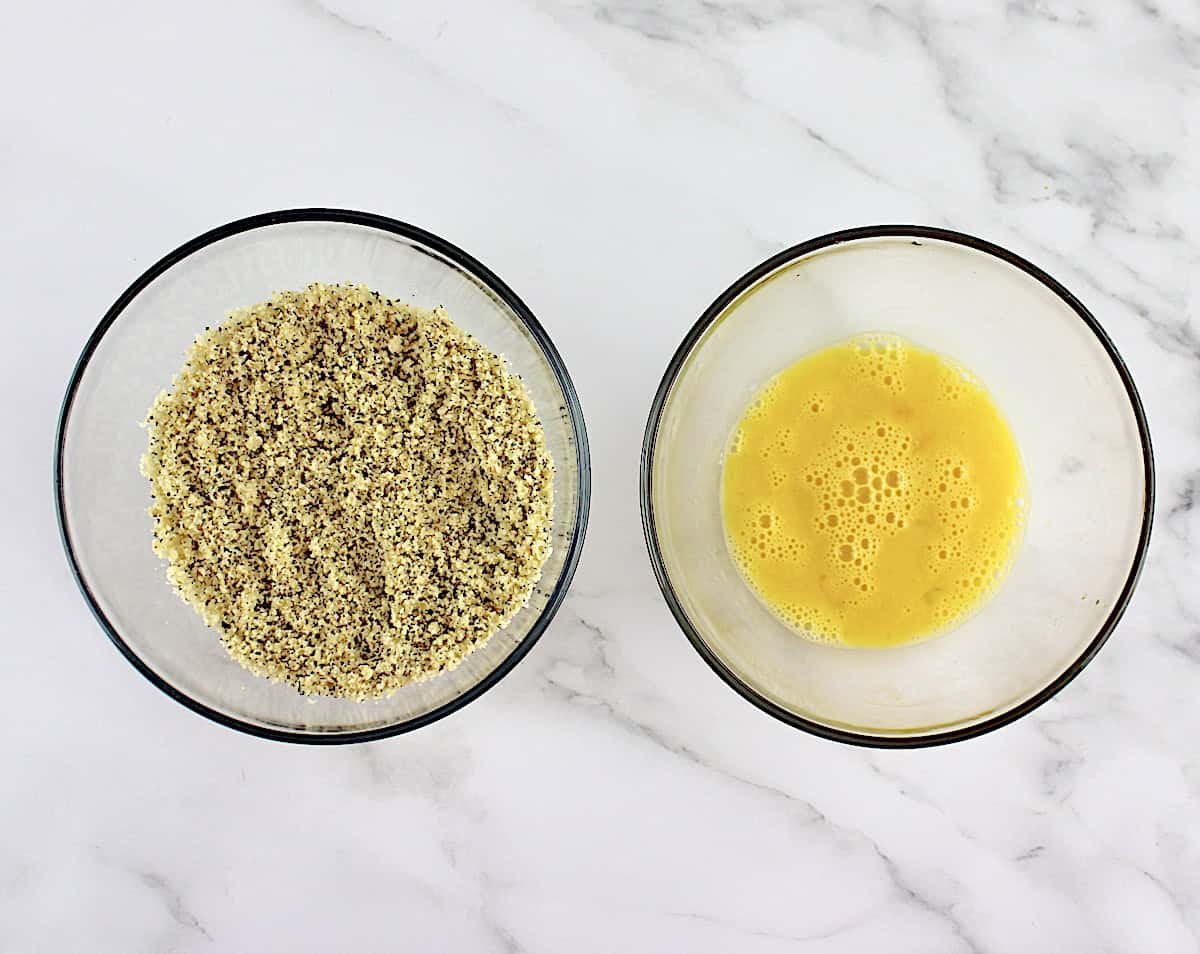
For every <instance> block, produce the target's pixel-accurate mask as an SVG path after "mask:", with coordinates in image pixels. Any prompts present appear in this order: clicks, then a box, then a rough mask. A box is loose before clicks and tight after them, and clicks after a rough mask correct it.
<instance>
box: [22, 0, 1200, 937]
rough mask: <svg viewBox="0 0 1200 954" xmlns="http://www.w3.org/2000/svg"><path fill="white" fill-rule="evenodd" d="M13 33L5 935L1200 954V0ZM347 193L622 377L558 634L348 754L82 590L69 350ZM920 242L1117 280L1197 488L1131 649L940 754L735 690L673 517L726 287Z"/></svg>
mask: <svg viewBox="0 0 1200 954" xmlns="http://www.w3.org/2000/svg"><path fill="white" fill-rule="evenodd" d="M0 51H2V53H3V55H0V81H2V88H3V89H4V93H3V94H0V112H2V115H3V126H2V127H0V128H2V135H0V142H2V144H3V145H2V148H0V169H2V170H3V184H2V185H0V191H2V196H3V208H4V211H5V214H6V224H5V228H4V229H3V231H2V232H0V246H2V248H3V261H4V266H5V267H4V274H5V276H6V278H7V283H8V284H7V287H8V288H9V294H10V295H11V296H12V297H11V298H10V299H9V301H8V304H7V305H6V306H5V308H4V310H3V316H2V317H0V323H2V327H3V329H4V332H5V340H4V347H3V348H2V349H0V361H2V362H3V375H2V376H0V381H2V382H3V384H2V387H3V389H4V400H3V402H2V403H0V408H2V410H0V414H2V415H3V418H2V420H3V428H4V431H3V432H4V435H5V438H6V440H7V441H8V453H7V455H6V460H7V461H8V465H7V466H6V467H4V468H3V469H2V470H0V489H2V491H3V494H4V497H5V499H6V500H7V501H8V504H9V509H8V515H7V518H6V520H5V523H4V533H3V543H2V544H0V570H2V572H3V579H4V580H5V584H4V587H3V589H4V593H5V601H6V609H5V613H4V624H3V629H4V645H5V660H4V665H3V667H2V668H0V698H2V699H3V718H2V720H0V726H2V727H0V743H2V747H3V751H4V757H5V763H6V765H7V768H6V769H5V770H4V771H3V773H2V774H0V835H2V845H3V847H2V848H0V952H4V954H10V952H12V954H16V952H21V954H24V952H29V951H56V952H58V951H74V950H88V951H116V952H123V954H137V952H158V951H175V952H201V951H208V950H224V951H281V950H288V951H331V950H391V949H402V950H416V951H495V952H530V954H542V952H546V954H557V952H563V951H573V952H592V951H595V952H600V951H605V952H607V951H689V952H708V951H713V952H717V951H739V952H776V951H802V952H808V951H813V952H817V951H820V952H861V951H888V952H920V954H929V952H959V951H962V952H975V954H982V952H988V954H993V952H996V954H999V952H1014V954H1028V952H1031V951H1052V952H1077V951H1079V952H1083V951H1088V952H1091V951H1113V952H1117V951H1122V952H1123V951H1147V952H1149V951H1153V952H1156V954H1173V952H1184V951H1195V950H1197V949H1198V945H1200V940H1198V938H1200V754H1198V753H1200V749H1198V747H1197V736H1198V730H1200V574H1198V569H1197V555H1198V554H1197V551H1196V546H1197V543H1198V542H1200V506H1194V505H1193V504H1194V501H1195V500H1196V498H1197V493H1200V442H1198V438H1200V320H1198V319H1197V317H1196V315H1195V313H1194V311H1193V309H1194V306H1195V291H1196V287H1197V285H1196V275H1197V267H1198V265H1200V261H1198V259H1200V201H1198V184H1200V159H1198V156H1200V139H1198V138H1197V137H1198V134H1200V109H1198V107H1197V103H1198V102H1200V99H1198V97H1200V7H1197V6H1196V4H1195V3H1194V2H1192V0H1105V2H1100V0H1094V2H1089V0H1007V2H1005V0H989V2H987V3H982V2H981V3H957V2H954V0H938V2H917V0H885V2H882V3H867V2H843V0H811V2H807V0H790V2H789V0H763V2H758V0H731V2H728V3H726V2H707V0H598V2H593V0H500V2H495V3H491V2H485V0H475V2H470V0H458V2H451V3H446V4H434V3H428V4H415V3H414V4H396V3H393V4H384V3H378V2H375V3H372V2H369V0H279V2H269V3H262V4H238V3H233V2H218V3H212V4H207V3H204V4H199V3H198V4H189V5H186V6H185V5H178V4H159V3H150V2H146V0H139V2H132V0H131V2H127V3H120V4H85V3H79V2H75V3H70V4H66V5H54V4H36V3H26V4H20V5H18V6H14V7H11V8H9V9H8V10H7V11H6V15H5V24H4V30H3V39H0ZM312 205H330V206H343V207H349V208H360V209H365V210H370V211H376V212H380V213H383V214H386V215H392V216H395V217H397V218H401V219H404V220H407V221H411V222H413V223H416V224H419V225H421V226H424V227H425V228H428V229H431V230H433V231H435V232H437V233H439V234H441V235H444V236H445V237H446V238H448V239H449V240H451V241H453V242H455V243H457V244H459V245H461V246H463V247H464V248H466V249H467V250H469V251H470V252H472V253H473V254H475V255H476V256H478V257H479V258H481V259H482V260H483V261H485V262H486V263H487V264H489V265H490V266H491V267H492V268H494V269H495V270H496V271H497V272H498V273H499V274H500V275H501V276H503V277H504V279H505V280H506V281H508V282H509V283H510V284H511V285H512V286H513V287H514V288H515V289H516V290H517V292H518V294H520V295H521V296H522V297H523V298H524V299H525V300H526V301H527V302H528V304H529V305H530V306H531V308H532V309H533V310H534V312H535V313H536V314H537V315H538V316H539V317H540V319H541V321H542V323H543V324H544V325H545V327H546V328H547V330H548V331H549V332H550V334H551V335H552V336H553V338H554V340H555V342H556V343H557V345H558V346H559V349H560V350H561V352H562V354H563V357H564V359H565V361H566V363H567V365H568V367H569V369H570V371H571V373H572V375H573V377H574V379H575V382H576V385H577V386H578V389H579V392H580V395H581V398H582V401H583V404H584V408H585V411H586V413H587V418H588V425H589V429H590V435H591V440H592V450H593V462H594V468H595V491H594V496H593V501H592V523H591V529H590V532H589V538H588V542H587V547H586V549H585V552H584V556H583V561H582V564H581V566H580V569H579V573H578V575H577V577H576V580H575V585H574V588H573V590H572V592H571V595H570V596H569V598H568V600H567V603H566V605H565V607H564V609H563V611H562V612H561V613H560V615H559V616H558V618H557V619H556V620H555V622H554V624H553V625H552V626H551V628H550V630H549V631H548V632H547V633H546V635H545V636H544V637H543V638H542V640H541V641H540V642H539V643H538V645H537V646H536V647H535V648H534V650H533V651H532V653H531V654H530V655H529V657H528V658H527V659H526V660H524V661H523V662H522V663H521V664H520V665H519V666H518V667H517V669H516V670H515V671H514V672H513V673H512V674H510V675H509V676H508V677H506V678H505V679H504V680H502V681H501V683H500V684H499V685H498V686H497V687H496V688H494V689H493V690H492V691H490V692H489V693H487V694H486V695H485V696H484V697H483V698H482V699H481V700H479V701H478V702H476V703H474V704H473V705H471V706H469V707H467V708H466V709H465V710H463V711H461V712H459V713H457V714H455V715H452V716H451V717H450V718H447V719H445V720H443V721H442V722H440V723H438V724H436V725H434V726H432V727H429V728H426V729H423V730H421V731H418V732H416V733H414V734H411V735H408V736H403V737H399V738H394V739H391V740H388V741H384V742H381V743H375V744H370V745H359V746H346V747H332V748H312V747H304V746H289V745H281V744H274V743H269V742H264V741H261V740H258V739H254V738H250V737H248V736H243V735H240V734H238V733H236V732H232V731H230V730H228V729H224V728H221V727H220V726H217V725H215V724H212V723H210V722H207V721H206V720H204V719H201V718H199V717H198V716H196V715H194V714H192V713H191V712H189V711H187V710H186V709H184V708H183V707H181V706H179V705H177V704H175V703H174V702H172V701H171V700H170V699H168V698H167V697H166V696H165V695H163V694H162V693H160V692H158V691H157V690H155V689H154V688H153V687H151V686H150V685H149V684H148V683H147V682H145V681H144V680H143V679H142V678H141V677H140V676H139V675H138V674H137V673H136V672H134V670H133V669H132V668H131V667H130V666H129V665H128V663H126V662H125V660H123V659H122V658H121V657H120V656H119V655H118V653H117V652H115V651H114V650H113V648H112V646H111V645H110V644H109V643H108V641H107V640H106V639H105V638H104V636H103V634H102V633H101V631H100V629H99V628H98V627H97V626H96V624H95V623H94V622H93V620H92V618H91V616H90V614H89V612H88V610H87V609H86V607H85V605H84V603H83V601H82V599H80V597H79V595H78V593H77V592H76V589H75V585H74V583H73V582H72V580H71V577H70V575H69V573H68V569H67V565H66V561H65V559H64V558H63V556H62V553H61V552H60V547H59V542H58V534H57V530H56V528H55V523H54V516H53V508H52V501H51V494H50V456H51V444H52V433H53V427H54V420H55V416H56V414H57V411H58V406H59V401H60V399H61V397H62V392H63V389H64V387H65V384H66V380H67V376H68V374H69V372H70V369H71V366H72V364H73V362H74V360H75V357H76V355H77V353H78V351H79V349H80V347H81V345H82V343H83V341H84V339H85V338H86V337H87V335H88V334H89V332H90V331H91V329H92V328H93V326H94V325H95V324H96V322H97V321H98V320H99V318H100V316H101V314H102V313H103V311H104V310H105V309H106V308H107V307H108V305H109V304H110V303H111V302H112V300H113V299H114V298H115V297H116V296H117V294H118V293H119V292H120V291H121V290H122V289H123V288H124V287H125V286H126V285H127V284H128V283H129V282H130V281H132V280H133V279H134V278H135V277H136V276H137V275H138V274H139V273H140V272H141V271H142V270H143V269H144V268H145V267H146V266H147V265H149V264H150V263H151V262H153V261H154V260H155V259H156V258H158V257H159V256H160V255H162V254H163V253H164V252H166V251H168V250H169V249H171V248H173V247H175V246H176V245H177V244H179V243H180V242H182V241H184V240H185V239H187V238H190V237H191V236H193V235H196V234H198V233H200V232H201V231H203V230H205V229H207V228H209V227H211V226H213V225H217V224H220V223H222V222H225V221H228V220H230V219H233V218H237V217H240V216H243V215H246V214H250V213H253V212H258V211H263V210H267V209H272V208H283V207H295V206H312ZM887 221H893V222H896V221H899V222H918V223H926V224H931V225H946V226H950V227H953V228H958V229H961V230H963V231H967V232H972V233H975V234H978V235H980V236H983V237H985V238H989V239H991V240H993V241H996V242H999V243H1001V244H1003V245H1006V246H1008V247H1010V248H1012V249H1013V250H1015V251H1017V252H1018V253H1020V254H1023V255H1025V256H1027V257H1029V258H1030V259H1032V260H1033V261H1034V262H1036V263H1038V264H1039V265H1041V266H1043V267H1044V268H1046V269H1047V270H1049V271H1050V272H1051V273H1052V274H1054V275H1056V276H1057V277H1058V278H1060V279H1061V280H1062V281H1063V282H1064V283H1065V284H1066V285H1067V286H1068V287H1069V288H1071V289H1072V290H1073V291H1075V292H1076V293H1077V294H1078V295H1079V296H1080V297H1081V298H1082V299H1083V300H1084V302H1085V303H1086V304H1087V305H1089V306H1090V307H1091V309H1092V310H1093V311H1094V312H1095V314H1096V315H1097V317H1098V318H1099V319H1100V321H1101V322H1102V323H1103V324H1104V326H1105V327H1106V328H1107V330H1108V331H1109V332H1110V334H1111V335H1112V337H1113V339H1114V340H1115V342H1116V344H1117V346H1118V348H1119V349H1120V350H1121V351H1122V352H1123V354H1124V356H1125V358H1126V359H1127V360H1128V362H1129V365H1130V367H1131V369H1132V371H1133V374H1134V376H1135V378H1136V380H1137V382H1138V384H1139V385H1140V388H1141V393H1142V396H1143V398H1144V400H1145V403H1146V407H1147V412H1148V415H1149V418H1150V425H1151V429H1152V432H1153V436H1154V439H1155V448H1156V453H1157V462H1158V475H1159V504H1158V513H1157V521H1156V528H1155V535H1154V539H1153V544H1152V549H1151V555H1150V558H1149V562H1148V563H1147V566H1146V570H1145V573H1144V576H1143V579H1142V583H1141V586H1140V588H1139V590H1138V592H1137V594H1136V595H1135V597H1134V600H1133V603H1132V605H1131V606H1130V608H1129V611H1128V613H1127V615H1126V617H1125V619H1124V621H1123V622H1122V624H1121V625H1120V627H1119V629H1118V631H1117V633H1116V634H1115V636H1114V637H1113V639H1112V640H1111V641H1110V642H1109V644H1108V646H1107V647H1106V648H1105V649H1104V650H1103V652H1102V653H1101V654H1100V656H1099V658H1098V659H1097V660H1096V662H1094V663H1093V664H1092V665H1091V666H1090V667H1089V668H1088V669H1087V670H1086V671H1085V672H1084V673H1083V675H1082V676H1081V677H1080V678H1079V679H1078V680H1077V681H1076V682H1074V683H1073V684H1071V685H1070V686H1069V687H1068V688H1067V689H1066V690H1065V691H1064V692H1063V693H1062V694H1061V695H1060V696H1058V697H1057V698H1055V699H1054V700H1052V701H1051V702H1049V703H1048V704H1047V705H1045V706H1044V707H1042V708H1041V709H1039V710H1038V711H1037V712H1036V713H1035V714H1034V715H1033V716H1031V717H1029V718H1027V719H1025V720H1023V721H1019V722H1017V723H1015V724H1014V725H1011V726H1009V727H1007V728H1005V729H1002V730H1000V731H998V732H995V733H993V734H991V735H988V736H986V737H984V738H981V739H978V740H975V741H971V742H967V743H964V744H959V745H954V746H949V747H946V748H941V749H931V750H921V751H911V752H881V751H868V750H858V749H853V748H849V747H844V746H840V745H837V744H834V743H831V742H826V741H822V740H819V739H816V738H812V737H809V736H807V735H805V734H803V733H801V732H798V731H796V730H794V729H791V728H788V727H787V726H785V725H782V724H780V723H778V722H776V721H774V720H772V719H771V718H769V717H768V716H766V715H764V714H762V713H760V712H759V711H757V710H756V709H754V708H753V707H751V706H750V705H748V704H747V703H745V702H743V701H742V700H741V699H740V698H739V697H738V696H737V695H735V694H734V693H733V692H731V691H730V690H729V689H728V688H727V687H726V686H725V685H723V684H722V683H721V682H720V681H719V680H718V679H717V677H716V676H715V675H714V674H713V673H712V672H711V671H710V670H709V669H708V668H707V666H706V665H705V664H704V663H703V662H702V661H701V660H700V658H699V657H698V656H697V655H696V653H695V652H694V651H693V650H692V648H691V647H690V646H689V645H688V643H687V641H686V640H685V639H684V637H683V636H682V634H681V633H680V632H679V630H678V629H677V628H676V626H675V624H674V622H673V621H672V619H671V617H670V615H669V613H668V612H667V609H666V607H665V605H664V603H663V601H662V599H661V597H660V595H659V592H658V590H657V587H656V585H655V583H654V580H653V578H652V576H651V573H650V569H649V565H648V561H647V560H646V558H645V554H644V548H643V542H642V531H641V526H640V522H639V517H638V503H637V462H638V451H639V447H640V441H641V437H642V427H643V423H644V421H645V416H646V411H647V408H648V406H649V403H650V399H651V396H652V394H653V392H654V389H655V387H656V386H657V384H658V381H659V377H660V375H661V372H662V370H663V368H664V366H665V364H666V362H667V360H668V358H669V356H670V354H671V352H672V351H673V350H674V348H675V346H676V344H677V343H678V341H679V339H680V338H681V337H682V335H683V333H684V331H685V330H686V329H687V328H688V327H689V326H690V325H691V323H692V322H693V321H694V320H695V318H696V317H697V315H698V314H699V313H700V311H701V310H702V309H703V308H704V307H705V306H706V305H707V304H708V302H709V301H710V300H711V299H712V298H713V297H715V296H716V294H717V293H718V292H719V291H720V290H721V289H722V288H724V287H725V285H727V284H728V283H729V282H730V281H732V279H733V278H735V277H736V276H737V275H739V274H740V273H741V272H743V271H744V270H745V269H746V268H748V267H749V266H751V265H753V264H754V263H756V262H757V261H759V260H761V259H762V258H764V257H766V256H767V255H768V254H770V253H772V252H774V251H776V250H779V249H781V248H783V247H785V246H787V245H789V244H792V243H794V242H798V241H800V240H802V239H805V238H808V237H811V236H814V235H817V234H820V233H823V232H826V231H830V230H833V229H836V228H841V227H846V226H851V225H860V224H870V223H877V222H887ZM614 363H619V364H620V366H621V367H622V369H623V371H624V373H625V375H626V381H627V382H628V383H627V384H626V385H624V386H621V387H614V386H613V378H612V375H611V366H612V365H613V364H614Z"/></svg>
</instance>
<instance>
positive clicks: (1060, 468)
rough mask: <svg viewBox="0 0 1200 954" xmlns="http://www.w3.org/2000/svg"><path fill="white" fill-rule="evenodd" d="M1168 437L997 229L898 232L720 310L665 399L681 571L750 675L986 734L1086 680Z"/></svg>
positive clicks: (655, 446)
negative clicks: (1156, 440) (988, 232)
mask: <svg viewBox="0 0 1200 954" xmlns="http://www.w3.org/2000/svg"><path fill="white" fill-rule="evenodd" d="M1153 498H1154V470H1153V457H1152V453H1151V446H1150V436H1149V432H1148V429H1147V426H1146V419H1145V414H1144V412H1143V409H1142V405H1141V401H1140V399H1139V397H1138V394H1137V390H1136V388H1135V386H1134V383H1133V380H1132V378H1131V377H1130V374H1129V371H1128V369H1127V368H1126V366H1125V363H1124V361H1123V360H1122V359H1121V356H1120V355H1119V354H1118V353H1117V350H1116V348H1115V347H1114V345H1113V343H1112V341H1111V340H1110V339H1109V337H1108V336H1107V334H1106V333H1105V332H1104V330H1103V329H1102V328H1101V326H1100V324H1099V323H1098V322H1097V320H1096V319H1095V317H1094V316H1093V315H1092V314H1091V313H1090V312H1089V311H1088V310H1087V309H1086V308H1085V307H1084V305H1083V304H1082V303H1081V302H1080V301H1079V300H1078V299H1077V298H1076V297H1075V296H1074V295H1072V294H1071V293H1070V292H1069V291H1067V289H1066V288H1064V287H1063V286H1062V285H1061V284H1060V283H1058V282H1057V281H1056V280H1054V279H1053V278H1051V277H1050V276H1049V275H1047V274H1046V273H1045V272H1043V271H1042V270H1041V269H1039V268H1038V267H1036V266H1035V265H1033V264H1031V263H1029V262H1027V261H1025V260H1024V259H1022V258H1020V257H1019V256H1017V255H1015V254H1013V253H1012V252H1009V251H1007V250H1006V249H1003V248H1000V247H999V246H996V245H993V244H991V243H989V242H985V241H983V240H980V239H977V238H974V237H972V236H968V235H964V234H961V233H957V232H951V231H947V230H944V229H935V228H927V227H919V226H905V225H899V226H875V227H868V228H859V229H852V230H848V231H844V232H838V233H834V234H831V235H826V236H823V237H820V238H816V239H813V240H811V241H809V242H805V243H803V244H801V245H797V246H795V247H793V248H790V249H788V250H786V251H784V252H781V253H779V254H778V255H776V256H774V257H772V258H771V259H769V260H767V261H766V262H763V263H762V264H761V265H759V266H757V267H756V268H754V269H752V270H751V271H750V272H748V273H747V274H746V275H744V276H742V277H741V278H740V279H738V280H737V281H736V282H734V283H733V285H731V286H730V287H729V288H728V289H727V290H726V291H725V292H723V293H722V294H721V295H720V297H718V298H717V300H716V301H715V302H713V304H712V305H711V306H710V307H709V308H708V309H707V311H705V313H704V314H703V315H702V316H701V318H700V320H699V321H698V322H697V323H696V325H695V326H694V327H693V328H692V330H691V331H690V332H689V333H688V335H687V337H686V338H685V339H684V341H683V343H682V344H681V345H680V347H679V349H678V350H677V351H676V353H675V355H674V357H673V358H672V360H671V362H670V364H669V366H668V368H667V371H666V374H665V376H664V378H663V381H662V384H661V385H660V387H659V389H658V393H657V395H656V397H655V400H654V404H653V407H652V409H651V413H650V419H649V422H648V425H647V429H646V437H645V444H644V448H643V455H642V473H641V504H642V516H643V523H644V528H645V533H646V540H647V545H648V547H649V551H650V557H651V562H652V565H653V568H654V572H655V574H656V576H657V578H658V582H659V585H660V587H661V589H662V591H663V594H664V596H665V597H666V600H667V603H668V605H669V607H670V609H671V612H672V613H673V615H674V616H675V618H676V620H677V621H678V623H679V625H680V627H681V628H682V629H683V632H684V633H685V635H686V636H687V638H688V639H689V640H690V642H691V643H692V645H693V646H694V647H695V648H696V650H697V651H698V652H699V653H700V655H701V656H702V657H703V658H704V660H705V661H706V662H707V663H708V664H709V665H710V666H711V667H712V668H713V669H714V670H715V671H716V673H717V674H718V675H719V676H721V678H722V679H724V680H725V682H727V683H728V684H729V685H730V686H731V687H732V688H733V689H735V690H736V691H737V692H738V693H740V694H741V695H742V696H743V697H744V698H746V699H747V700H749V701H750V702H752V703H754V704H755V705H756V706H758V707H759V708H761V709H763V710H764V711H766V712H768V713H770V714H771V715H773V716H775V717H777V718H779V719H781V720H783V721H784V722H787V723H789V724H791V725H793V726H795V727H797V728H800V729H804V730H806V731H808V732H811V733H814V734H816V735H819V736H824V737H826V738H831V739H835V740H838V741H842V742H847V743H852V744H859V745H873V746H878V747H893V748H898V747H911V746H923V745H936V744H941V743H946V742H953V741H957V740H960V739H965V738H970V737H973V736H976V735H980V734H982V733H984V732H987V731H989V730H991V729H995V728H998V727H999V726H1002V725H1005V724H1007V723H1009V722H1012V721H1013V720H1015V719H1017V718H1019V717H1021V716H1022V715H1024V714H1026V713H1028V712H1030V711H1032V710H1033V709H1034V708H1036V707H1037V706H1038V705H1040V704H1041V703H1043V702H1045V701H1046V700H1047V699H1049V698H1050V697H1051V696H1053V695H1054V694H1055V693H1057V692H1058V691H1059V690H1060V689H1062V688H1063V687H1064V686H1065V685H1066V684H1067V683H1069V682H1070V681H1071V680H1072V679H1073V678H1074V677H1075V676H1076V675H1078V674H1079V672H1080V671H1081V670H1082V669H1083V668H1084V666H1086V665H1087V663H1088V662H1089V661H1090V660H1091V659H1092V658H1093V657H1094V656H1095V654H1096V653H1097V652H1098V651H1099V649H1100V647H1101V646H1102V645H1103V644H1104V643H1105V641H1106V640H1107V639H1108V637H1109V635H1110V634H1111V633H1112V632H1113V630H1114V628H1115V627H1116V625H1117V623H1118V621H1119V619H1120V617H1121V615H1122V613H1123V612H1124V610H1125V607H1126V605H1127V603H1128V601H1129V598H1130V596H1131V594H1132V591H1133V588H1134V586H1135V584H1136V581H1137V578H1138V574H1139V571H1140V569H1141V565H1142V561H1143V559H1144V556H1145V552H1146V547H1147V544H1148V540H1149V533H1150V518H1151V514H1152V511H1153Z"/></svg>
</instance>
